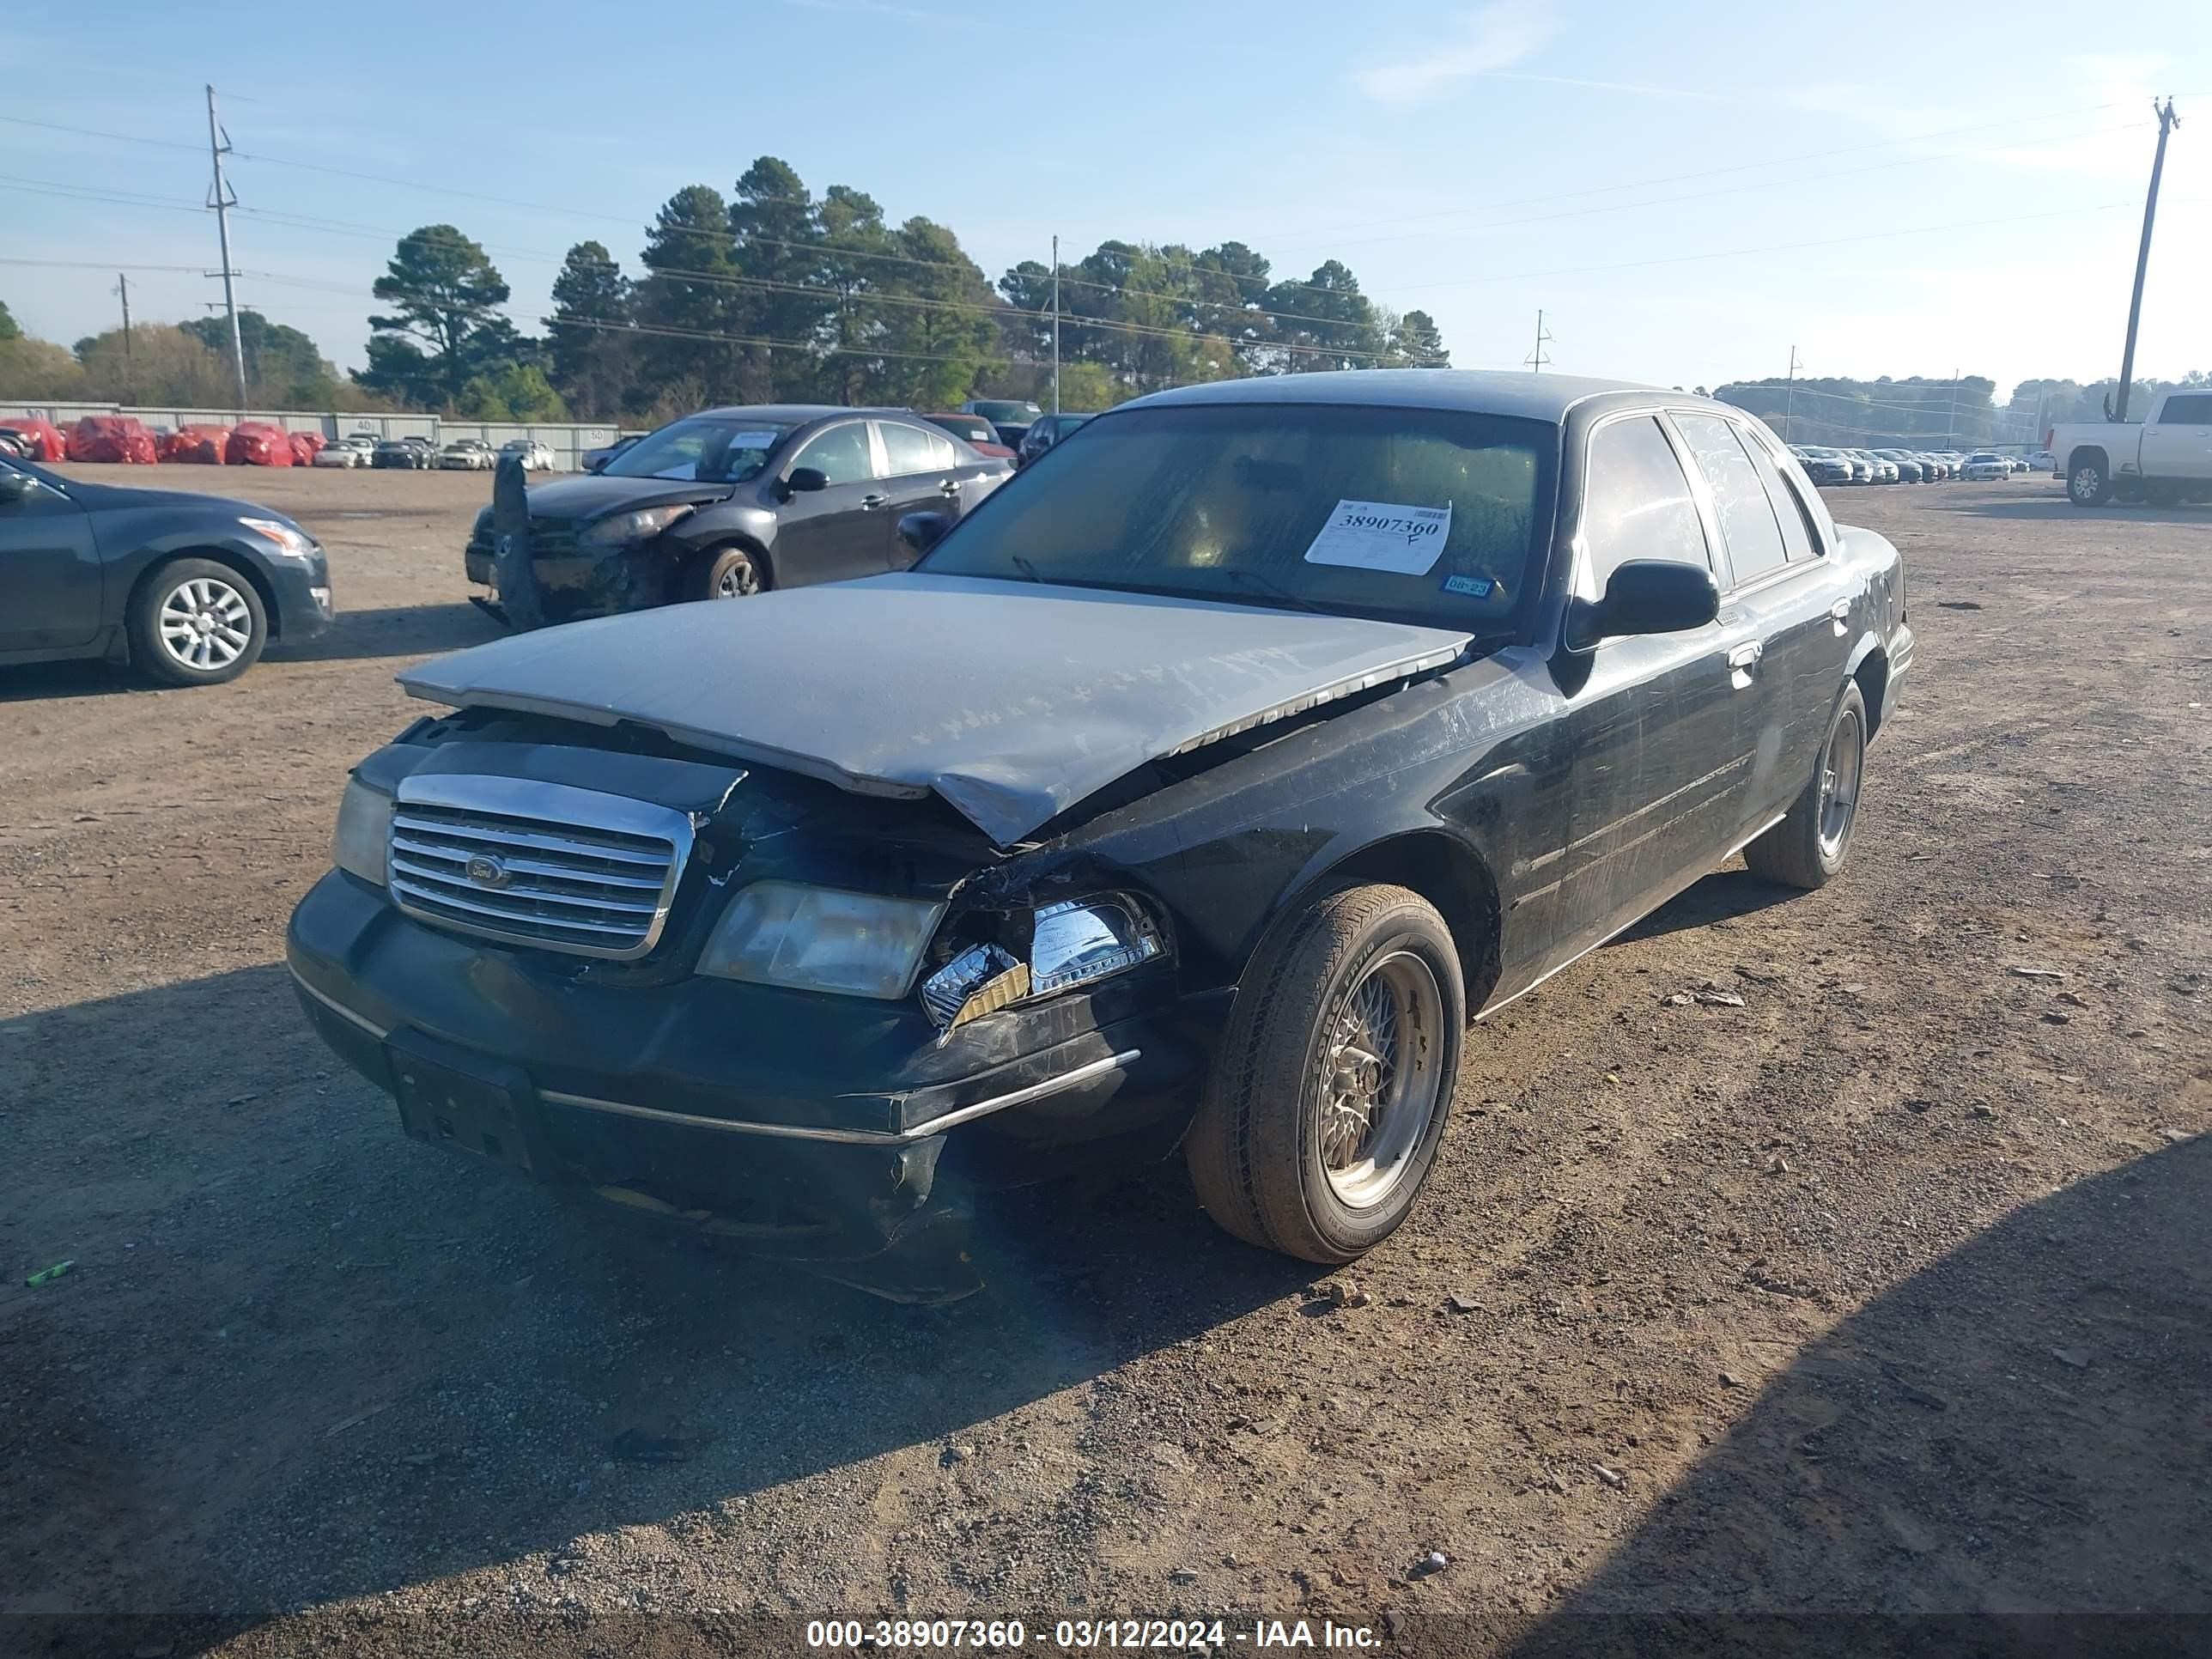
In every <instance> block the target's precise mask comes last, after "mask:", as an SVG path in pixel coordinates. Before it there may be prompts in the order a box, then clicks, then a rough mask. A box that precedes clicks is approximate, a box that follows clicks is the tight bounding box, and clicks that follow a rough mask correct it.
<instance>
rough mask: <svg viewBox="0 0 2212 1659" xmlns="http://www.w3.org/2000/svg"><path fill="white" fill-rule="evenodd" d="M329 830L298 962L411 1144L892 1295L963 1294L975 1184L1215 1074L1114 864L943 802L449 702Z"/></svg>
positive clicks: (1176, 1096)
mask: <svg viewBox="0 0 2212 1659" xmlns="http://www.w3.org/2000/svg"><path fill="white" fill-rule="evenodd" d="M336 852H337V865H338V868H337V869H336V870H334V871H333V872H331V874H330V875H328V876H326V877H325V878H324V880H323V881H322V882H321V883H320V884H318V885H317V886H316V888H315V889H313V890H312V891H311V892H310V893H309V894H308V895H307V897H306V899H304V900H303V901H302V902H301V905H300V907H299V908H298V910H297V911H296V912H295V915H294V917H293V920H292V924H291V927H290V929H289V934H288V955H289V961H290V965H291V968H292V971H293V974H294V975H295V980H296V981H297V984H298V987H299V991H300V997H301V1005H302V1006H303V1007H304V1008H305V1009H306V1011H307V1015H308V1018H310V1020H311V1021H312V1022H313V1024H314V1025H315V1027H316V1029H317V1030H318V1031H319V1032H320V1034H321V1035H322V1036H324V1037H325V1040H326V1041H327V1042H329V1043H330V1045H331V1047H332V1048H334V1049H336V1050H337V1052H338V1053H339V1054H341V1055H342V1056H343V1058H345V1059H346V1060H348V1061H349V1063H350V1064H351V1065H352V1066H354V1067H355V1068H356V1069H357V1070H359V1071H360V1072H361V1073H362V1074H363V1075H364V1076H366V1077H368V1079H370V1080H371V1081H373V1082H374V1083H376V1084H377V1085H378V1086H379V1087H380V1088H382V1089H384V1090H385V1091H386V1092H387V1093H390V1094H391V1095H392V1097H394V1099H395V1101H396V1102H397V1103H398V1113H399V1116H400V1120H401V1123H402V1126H403V1127H404V1129H405V1131H406V1132H407V1133H409V1134H410V1135H411V1136H413V1137H415V1138H416V1139H421V1140H423V1141H426V1142H430V1143H434V1144H438V1145H441V1146H445V1147H447V1148H448V1149H450V1150H455V1151H459V1152H467V1153H470V1154H472V1155H474V1156H477V1157H479V1158H484V1159H486V1160H487V1161H489V1162H492V1163H495V1164H502V1165H505V1166H507V1167H508V1168H510V1169H513V1170H517V1171H519V1172H520V1173H522V1174H525V1175H526V1176H531V1177H532V1178H535V1179H538V1180H541V1181H546V1182H552V1183H554V1184H556V1185H558V1186H560V1187H562V1188H568V1189H571V1190H574V1191H576V1192H580V1193H585V1194H594V1195H596V1196H597V1197H598V1198H599V1199H601V1200H605V1201H608V1202H611V1203H613V1204H616V1205H618V1206H622V1207H623V1208H624V1209H625V1210H627V1211H629V1212H633V1213H635V1214H638V1215H641V1216H643V1217H645V1218H649V1219H651V1220H653V1221H655V1222H658V1223H660V1224H663V1225H671V1226H675V1227H680V1228H684V1229H686V1230H688V1231H692V1232H694V1233H696V1234H698V1235H699V1236H702V1237H706V1238H708V1239H712V1240H715V1241H719V1242H721V1243H727V1244H730V1245H733V1246H736V1247H738V1248H740V1249H745V1250H747V1251H750V1252H752V1253H756V1254H761V1255H772V1256H775V1257H778V1258H781V1259H786V1260H790V1261H796V1262H803V1263H805V1264H807V1265H809V1266H810V1267H813V1268H815V1269H816V1270H817V1271H819V1272H822V1273H825V1274H827V1275H828V1276H829V1277H832V1278H835V1279H840V1280H842V1281H844V1282H848V1283H850V1284H854V1285H859V1286H860V1287H862V1288H865V1289H867V1290H870V1291H875V1292H877V1293H878V1294H882V1295H885V1296H890V1297H895V1298H896V1299H900V1300H907V1301H920V1302H934V1301H943V1300H949V1299H951V1298H954V1297H958V1296H961V1295H964V1294H966V1293H968V1292H969V1291H972V1290H974V1289H975V1288H976V1286H977V1285H978V1283H979V1282H980V1280H979V1279H978V1270H977V1268H976V1266H975V1261H974V1260H973V1250H972V1246H971V1243H970V1235H969V1223H970V1221H971V1219H972V1218H973V1215H974V1211H975V1196H976V1194H979V1193H981V1192H984V1191H987V1190H989V1189H991V1188H998V1187H1003V1186H1006V1185H1012V1184H1017V1183H1019V1182H1026V1181H1030V1180H1034V1179H1037V1178H1041V1177H1042V1176H1049V1175H1053V1174H1057V1173H1062V1172H1066V1171H1067V1170H1073V1169H1076V1168H1082V1167H1090V1166H1091V1165H1094V1164H1096V1163H1097V1161H1098V1160H1099V1158H1100V1157H1101V1155H1102V1154H1103V1153H1104V1152H1108V1151H1109V1149H1110V1150H1112V1151H1113V1152H1116V1153H1117V1154H1120V1155H1126V1156H1129V1157H1133V1158H1145V1157H1153V1156H1159V1155H1164V1153H1165V1152H1168V1151H1169V1150H1170V1149H1171V1148H1172V1146H1173V1145H1174V1142H1175V1139H1176V1137H1177V1136H1178V1135H1179V1133H1180V1131H1181V1127H1182V1121H1183V1120H1184V1117H1185V1116H1186V1115H1187V1114H1188V1109H1189V1107H1190V1104H1191V1103H1192V1102H1193V1100H1194V1096H1195V1089H1196V1084H1197V1080H1198V1079H1199V1077H1200V1073H1201V1071H1202V1066H1203V1063H1204V1058H1205V1054H1206V1048H1207V1044H1208V1041H1209V1039H1208V1036H1207V1033H1206V1029H1205V1023H1204V1021H1203V1020H1198V1021H1194V1019H1193V1018H1192V1017H1191V1015H1190V1013H1189V1012H1188V1010H1186V1009H1185V1008H1184V1006H1182V1000H1181V998H1180V996H1179V994H1178V988H1177V985H1176V975H1175V971H1174V953H1173V939H1172V933H1171V929H1170V927H1169V924H1168V922H1167V919H1166V917H1165V916H1164V914H1163V913H1161V912H1160V911H1159V910H1158V908H1157V907H1156V906H1155V905H1153V904H1152V902H1149V901H1147V900H1146V899H1145V898H1143V897H1141V896H1139V895H1137V894H1135V893H1133V892H1132V891H1130V890H1127V877H1126V872H1122V873H1121V875H1120V876H1119V878H1118V879H1117V876H1116V872H1111V871H1108V870H1103V869H1091V868H1088V867H1087V866H1086V865H1085V861H1084V860H1081V859H1079V858H1071V857H1068V856H1066V855H1065V854H1059V853H1055V852H1053V851H1050V850H1046V849H1033V850H1012V851H1009V850H1006V849H1002V848H995V847H994V846H992V845H991V844H990V843H989V842H988V841H987V839H986V838H984V837H982V836H981V835H979V834H978V833H977V832H976V830H975V829H974V827H973V826H972V825H969V823H966V822H965V821H964V820H963V819H961V818H960V817H958V816H957V814H955V813H953V812H952V811H950V810H949V809H948V808H946V807H945V805H944V804H943V803H942V802H939V801H936V800H933V799H925V800H915V799H871V798H866V797H856V796H854V795H852V794H850V793H846V792H844V791H842V790H839V789H837V788H836V787H834V786H831V785H829V784H826V783H823V782H820V781H816V780H811V779H807V778H804V777H799V776H794V775H789V774H785V773H780V772H777V771H775V770H774V769H767V768H758V767H744V768H741V767H738V766H735V765H732V764H728V763H722V762H718V761H717V760H715V758H714V757H706V756H702V755H700V754H698V753H697V752H696V751H690V750H683V749H682V748H680V746H678V745H676V744H671V743H670V742H668V741H666V740H665V738H661V737H659V735H658V734H654V733H651V732H642V731H638V730H635V729H623V730H619V731H616V732H583V731H580V730H579V729H578V728H577V727H575V726H574V725H573V724H570V723H568V722H563V721H560V720H552V719H548V718H545V717H542V716H535V715H530V714H518V713H509V712H501V711H495V710H466V711H463V712H460V713H458V714H452V715H448V716H445V717H443V718H441V719H437V720H427V721H423V722H421V723H420V724H418V726H416V728H414V729H413V730H411V731H410V732H408V733H406V734H404V736H403V737H402V738H401V739H400V740H398V742H395V743H394V744H390V745H388V746H387V747H386V748H385V749H383V750H380V751H378V752H377V753H376V754H375V755H374V756H372V757H369V759H368V760H367V761H365V762H364V763H362V766H361V767H360V768H358V769H356V775H355V779H354V781H353V782H352V784H351V785H350V786H349V793H348V798H347V802H346V805H345V808H344V809H343V811H342V813H341V821H340V826H339V832H338V837H337V849H336ZM987 1014H988V1015H990V1016H992V1017H991V1018H984V1016H985V1015H987Z"/></svg>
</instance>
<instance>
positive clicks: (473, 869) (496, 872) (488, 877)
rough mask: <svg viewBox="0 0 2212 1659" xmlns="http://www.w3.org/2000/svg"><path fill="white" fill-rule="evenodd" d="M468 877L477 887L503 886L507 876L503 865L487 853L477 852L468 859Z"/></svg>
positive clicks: (505, 867) (505, 883)
mask: <svg viewBox="0 0 2212 1659" xmlns="http://www.w3.org/2000/svg"><path fill="white" fill-rule="evenodd" d="M469 879H470V880H471V881H472V882H474V883H475V884H477V886H479V887H504V886H506V885H507V881H508V879H509V877H508V875H507V866H505V865H503V864H501V862H500V861H499V860H497V859H495V858H493V857H491V856H490V855H489V854H484V853H478V854H476V855H475V856H473V857H472V858H471V859H470V860H469Z"/></svg>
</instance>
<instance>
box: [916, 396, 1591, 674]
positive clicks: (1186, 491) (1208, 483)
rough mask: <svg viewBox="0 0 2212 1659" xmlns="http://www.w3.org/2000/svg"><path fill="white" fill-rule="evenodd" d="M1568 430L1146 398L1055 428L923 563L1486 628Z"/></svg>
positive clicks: (1534, 528)
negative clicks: (1149, 404) (1059, 432)
mask: <svg viewBox="0 0 2212 1659" xmlns="http://www.w3.org/2000/svg"><path fill="white" fill-rule="evenodd" d="M1557 447H1558V432H1557V429H1556V428H1553V427H1551V426H1549V425H1547V424H1545V423H1543V422H1534V421H1519V420H1510V419H1507V418H1505V417H1504V416H1492V415H1476V414H1464V413H1460V412H1456V411H1451V410H1406V409H1395V408H1393V409H1378V408H1367V407H1359V406H1354V405H1346V406H1334V405H1284V404H1212V405H1191V406H1187V407H1183V408H1173V407H1170V408H1164V409H1144V410H1127V411H1125V412H1123V413H1121V414H1116V415H1112V416H1107V417H1105V418H1103V419H1100V420H1097V421H1093V422H1089V423H1088V424H1086V425H1085V426H1084V427H1083V428H1082V429H1081V430H1080V431H1078V432H1075V433H1073V434H1071V435H1069V436H1067V437H1066V439H1064V440H1062V441H1060V442H1059V443H1057V444H1055V445H1054V447H1053V448H1052V449H1051V450H1050V451H1049V452H1048V454H1047V455H1046V456H1045V458H1044V459H1041V460H1039V461H1038V462H1037V463H1036V471H1034V472H1033V473H1028V474H1025V475H1024V483H1023V484H1022V486H1021V487H1020V488H1019V489H1012V490H1009V491H1007V492H1006V494H1005V495H1001V496H1000V497H998V498H996V499H994V501H991V502H990V503H989V505H988V507H987V509H986V510H984V511H982V512H981V513H978V514H977V515H976V516H975V517H974V518H972V519H969V520H963V521H962V522H961V523H960V524H959V525H957V526H956V527H955V528H954V530H953V532H952V533H951V535H949V536H948V537H947V538H945V540H944V541H943V542H941V543H940V544H939V545H938V546H937V547H936V548H935V549H933V550H932V551H931V552H930V554H929V555H928V556H927V558H925V559H924V560H923V561H922V562H921V565H920V566H919V567H918V568H921V569H923V570H927V571H928V572H931V573H933V574H938V575H957V576H991V577H1000V578H1005V579H1007V580H1016V581H1019V580H1038V581H1046V582H1060V583H1066V584H1070V585H1073V586H1082V587H1103V588H1111V589H1120V590H1125V591H1127V592H1145V593H1168V594H1175V595H1179V596H1188V597H1190V598H1196V599H1219V600H1225V601H1229V602H1231V603H1234V604H1241V605H1277V606H1287V607H1290V608H1293V609H1310V610H1317V611H1331V612H1336V613H1340V614H1344V615H1348V616H1371V617H1386V618H1389V619H1393V620H1398V621H1412V622H1417V623H1428V624H1432V625H1439V626H1446V627H1465V628H1472V629H1479V630H1480V631H1484V632H1490V633H1495V632H1498V631H1500V630H1499V629H1498V624H1499V623H1504V622H1506V621H1507V620H1508V619H1509V618H1510V617H1512V616H1513V615H1514V613H1515V612H1516V610H1517V608H1518V607H1519V605H1520V604H1521V601H1522V598H1523V596H1524V595H1525V594H1526V592H1527V591H1528V585H1529V583H1530V581H1531V580H1533V577H1532V572H1534V571H1538V570H1541V563H1540V562H1538V561H1536V559H1535V557H1534V549H1535V546H1536V544H1537V541H1538V538H1540V537H1541V535H1543V533H1544V532H1545V529H1546V526H1548V525H1549V523H1550V521H1551V516H1552V513H1551V492H1552V457H1553V453H1554V452H1555V451H1556V449H1557Z"/></svg>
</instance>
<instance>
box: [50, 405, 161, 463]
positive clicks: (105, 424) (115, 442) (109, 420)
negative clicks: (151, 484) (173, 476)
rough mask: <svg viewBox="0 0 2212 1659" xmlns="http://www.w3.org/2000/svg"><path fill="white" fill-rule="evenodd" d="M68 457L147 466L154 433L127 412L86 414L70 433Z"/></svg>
mask: <svg viewBox="0 0 2212 1659" xmlns="http://www.w3.org/2000/svg"><path fill="white" fill-rule="evenodd" d="M69 458H70V459H71V460H73V461H124V462H128V463H130V464H131V465H137V466H151V465H154V460H155V456H154V435H153V434H152V433H150V432H149V431H148V430H147V429H146V423H145V422H143V421H141V420H138V419H137V418H135V417H133V416H129V415H88V416H85V417H84V418H83V419H82V420H81V421H79V422H77V423H76V428H74V429H73V430H72V431H71V432H70V438H69Z"/></svg>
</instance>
